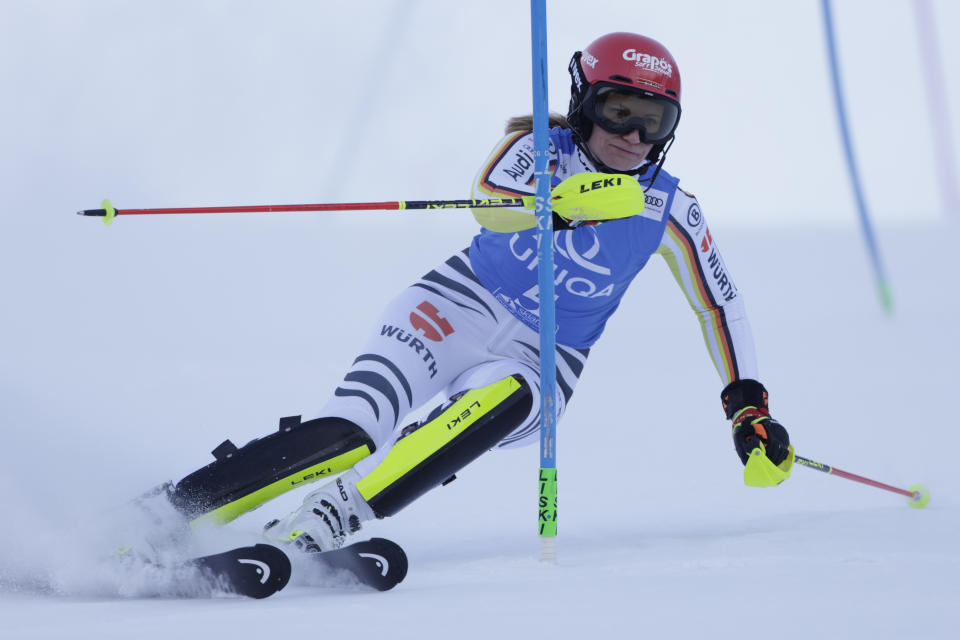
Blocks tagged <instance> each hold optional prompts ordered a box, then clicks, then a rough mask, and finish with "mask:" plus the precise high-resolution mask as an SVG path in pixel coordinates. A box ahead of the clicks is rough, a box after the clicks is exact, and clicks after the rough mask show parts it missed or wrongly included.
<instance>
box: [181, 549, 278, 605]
mask: <svg viewBox="0 0 960 640" xmlns="http://www.w3.org/2000/svg"><path fill="white" fill-rule="evenodd" d="M187 564H189V565H191V566H194V567H197V568H198V569H200V570H201V572H202V573H203V574H204V577H205V578H207V579H208V580H210V582H211V584H212V585H213V586H214V587H215V588H216V589H217V590H220V591H224V592H227V593H236V594H240V595H244V596H247V597H249V598H266V597H268V596H272V595H273V594H274V593H276V592H277V591H280V590H281V589H283V588H284V587H285V586H286V585H287V582H288V581H289V580H290V571H291V569H290V559H289V558H287V554H285V553H284V552H283V551H281V550H280V549H277V548H276V547H273V546H271V545H269V544H257V545H254V546H252V547H239V548H237V549H231V550H230V551H224V552H223V553H216V554H213V555H209V556H203V557H200V558H194V559H193V560H190V561H189V562H188V563H187Z"/></svg>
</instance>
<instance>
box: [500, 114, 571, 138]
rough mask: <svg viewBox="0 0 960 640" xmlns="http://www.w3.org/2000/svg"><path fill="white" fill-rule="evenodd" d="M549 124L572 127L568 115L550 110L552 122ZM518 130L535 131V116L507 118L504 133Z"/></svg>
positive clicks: (550, 125)
mask: <svg viewBox="0 0 960 640" xmlns="http://www.w3.org/2000/svg"><path fill="white" fill-rule="evenodd" d="M548 126H549V128H551V129H552V128H554V127H563V128H564V129H569V128H570V125H569V124H567V118H566V116H563V115H561V114H559V113H556V112H555V111H551V112H550V124H549V125H548ZM516 131H533V116H532V115H530V116H514V117H513V118H510V119H509V120H507V126H506V129H505V130H504V133H514V132H516Z"/></svg>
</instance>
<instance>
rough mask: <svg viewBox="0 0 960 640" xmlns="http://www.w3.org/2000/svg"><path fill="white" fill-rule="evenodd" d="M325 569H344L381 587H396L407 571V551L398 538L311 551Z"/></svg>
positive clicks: (376, 587)
mask: <svg viewBox="0 0 960 640" xmlns="http://www.w3.org/2000/svg"><path fill="white" fill-rule="evenodd" d="M309 555H310V557H311V558H312V559H313V561H314V562H315V563H316V564H319V565H320V566H322V567H323V568H324V570H344V571H348V572H349V573H351V574H353V575H354V576H356V578H357V580H359V581H360V583H361V584H363V585H366V586H368V587H373V588H374V589H376V590H377V591H387V590H389V589H392V588H394V587H395V586H397V585H398V584H400V582H401V581H402V580H403V579H404V578H405V577H406V575H407V554H406V553H404V551H403V549H402V548H401V547H400V545H398V544H397V543H396V542H393V541H392V540H387V539H386V538H370V539H369V540H363V541H361V542H354V543H353V544H349V545H347V546H345V547H341V548H340V549H334V550H333V551H324V552H321V553H313V554H309Z"/></svg>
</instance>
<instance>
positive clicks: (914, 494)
mask: <svg viewBox="0 0 960 640" xmlns="http://www.w3.org/2000/svg"><path fill="white" fill-rule="evenodd" d="M795 461H796V463H797V464H801V465H803V466H805V467H808V468H810V469H816V470H817V471H822V472H823V473H826V474H829V475H832V476H839V477H841V478H846V479H847V480H853V481H854V482H860V483H862V484H866V485H869V486H871V487H876V488H878V489H883V490H884V491H892V492H893V493H899V494H900V495H902V496H906V497H908V498H910V499H911V500H919V498H920V492H919V491H908V490H906V489H898V488H897V487H893V486H891V485H889V484H884V483H882V482H877V481H876V480H871V479H870V478H864V477H863V476H858V475H857V474H855V473H850V472H849V471H844V470H842V469H837V468H836V467H831V466H830V465H828V464H823V463H822V462H816V461H814V460H810V459H809V458H804V457H803V456H795Z"/></svg>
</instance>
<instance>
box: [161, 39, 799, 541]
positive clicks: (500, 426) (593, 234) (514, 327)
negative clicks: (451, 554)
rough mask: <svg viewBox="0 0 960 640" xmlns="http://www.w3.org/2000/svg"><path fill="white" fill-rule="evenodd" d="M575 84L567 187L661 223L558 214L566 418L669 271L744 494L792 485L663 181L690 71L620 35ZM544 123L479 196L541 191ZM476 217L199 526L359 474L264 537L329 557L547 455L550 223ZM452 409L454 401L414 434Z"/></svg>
mask: <svg viewBox="0 0 960 640" xmlns="http://www.w3.org/2000/svg"><path fill="white" fill-rule="evenodd" d="M569 71H570V76H571V80H572V82H571V88H570V90H571V98H570V106H569V110H568V112H567V116H566V118H565V119H564V118H562V117H559V116H555V117H553V118H552V122H551V125H552V129H551V130H550V171H551V173H552V184H553V185H554V186H556V185H557V184H558V183H559V182H560V181H562V180H563V179H564V178H567V177H569V176H571V175H574V174H578V173H582V172H593V171H599V172H605V173H618V174H626V175H628V176H631V177H632V178H633V179H636V180H638V181H639V182H640V184H641V185H642V186H643V188H644V191H645V200H646V207H645V208H643V210H642V211H639V212H636V214H635V215H631V216H629V217H626V218H621V219H617V220H609V221H603V222H599V223H594V222H591V221H587V222H583V221H579V220H578V221H576V222H571V221H567V220H563V219H561V218H559V217H558V216H556V214H555V215H554V222H555V231H554V247H555V260H556V272H555V273H556V327H555V328H552V329H554V330H555V331H556V340H557V348H556V356H557V357H556V362H557V386H558V390H557V398H556V407H557V414H558V416H561V415H562V414H563V412H564V409H565V408H566V406H567V403H568V402H569V401H570V398H571V396H572V395H573V390H574V388H575V387H576V384H577V380H578V378H579V377H580V374H581V372H582V371H583V367H584V364H585V363H586V361H587V357H588V355H589V353H590V347H591V346H592V345H593V344H594V343H595V342H596V341H597V339H599V338H600V335H601V334H602V333H603V328H604V324H605V323H606V321H607V319H608V318H609V317H610V315H611V314H613V312H614V311H615V310H616V308H617V306H618V304H619V302H620V299H621V297H622V296H623V294H624V293H625V292H626V290H627V287H628V285H629V284H630V282H631V281H632V280H633V278H634V277H635V276H636V275H637V273H638V272H639V271H640V270H641V269H642V268H643V267H644V265H646V263H647V260H648V259H649V258H650V256H651V255H653V254H654V253H658V254H660V255H661V256H663V258H664V259H665V260H666V261H667V263H668V265H669V267H670V269H671V271H672V272H673V276H674V278H675V279H676V281H677V283H678V284H679V285H680V287H681V289H683V291H684V293H685V294H686V296H687V299H688V300H689V302H690V305H691V307H693V310H694V312H695V313H696V314H697V316H698V318H699V320H700V323H701V326H702V329H703V335H704V337H705V339H706V343H707V349H708V351H709V353H710V357H711V358H712V360H713V362H714V365H715V366H716V369H717V371H718V372H719V374H720V378H721V381H722V385H723V391H722V392H721V399H722V403H723V408H724V411H725V413H726V416H727V418H728V419H729V420H731V421H732V424H733V440H734V446H735V448H736V452H737V454H738V455H739V456H740V459H741V461H742V462H743V463H744V464H745V465H746V466H747V473H746V474H745V479H746V481H747V483H748V484H753V485H758V486H772V485H775V484H778V483H779V482H781V481H782V480H784V479H785V478H787V477H788V476H789V473H790V468H791V466H792V464H793V448H792V447H791V446H790V443H789V438H788V435H787V432H786V430H785V429H784V428H783V426H781V425H780V424H779V423H778V422H777V421H776V420H774V419H773V418H771V417H770V413H769V410H768V406H767V391H766V389H764V387H763V385H762V384H760V383H759V382H758V381H757V380H756V379H757V364H756V361H755V354H754V345H753V338H752V336H751V332H750V326H749V324H748V321H747V316H746V312H745V309H744V304H743V299H742V296H741V295H740V294H739V292H738V291H737V289H736V287H735V286H734V284H733V281H732V279H731V278H730V276H729V274H728V273H727V270H726V267H725V266H724V262H723V259H722V258H721V257H720V253H719V251H718V249H717V246H716V244H715V243H714V241H713V239H712V237H711V235H710V231H709V230H708V228H707V223H706V221H705V220H704V217H703V214H702V212H701V210H700V205H699V203H698V202H697V200H696V199H695V198H694V197H693V196H692V195H690V194H688V193H687V192H685V191H683V190H681V189H680V188H679V186H678V180H677V179H676V178H674V177H673V176H672V175H670V174H669V173H668V172H667V171H665V170H663V163H664V160H665V158H666V153H667V150H668V148H669V146H670V145H671V144H672V142H673V139H674V133H675V131H676V128H677V123H678V122H679V120H680V72H679V69H678V68H677V63H676V61H675V60H674V59H673V56H671V55H670V53H669V52H668V51H667V49H666V48H664V47H663V45H661V44H660V43H658V42H657V41H655V40H652V39H650V38H647V37H644V36H640V35H636V34H632V33H611V34H608V35H605V36H603V37H601V38H599V39H597V40H595V41H594V42H592V43H590V44H589V45H588V46H587V47H586V48H585V49H584V50H583V51H582V52H576V53H575V54H574V55H573V58H572V60H571V61H570V67H569ZM531 124H532V119H531V118H529V117H527V118H515V119H513V120H511V121H510V122H509V123H508V126H507V135H506V137H505V138H504V139H503V140H501V141H500V142H499V143H498V144H497V145H496V147H495V148H494V151H493V153H492V154H491V156H490V157H489V159H488V160H487V161H486V163H485V164H484V165H483V167H482V168H481V170H480V172H479V174H478V176H477V178H476V181H475V184H474V188H473V191H474V197H478V198H489V197H495V198H499V197H518V196H524V195H529V194H532V193H533V192H534V181H533V136H532V133H531V131H530V130H531V129H532V126H531ZM475 216H476V218H477V220H478V222H479V223H480V224H481V225H482V227H483V228H482V229H481V231H480V233H479V234H477V235H476V236H475V237H474V238H473V241H472V242H471V244H470V246H469V247H468V248H467V249H464V250H463V251H460V252H459V253H456V254H454V255H453V256H452V257H451V258H450V259H449V260H447V261H446V262H445V263H444V264H442V265H440V266H438V267H437V268H436V269H434V270H432V271H430V272H429V273H427V274H426V275H425V276H423V277H422V278H421V279H420V280H418V281H417V282H415V283H414V284H413V285H412V286H411V287H409V288H408V289H406V290H405V291H404V292H402V293H401V294H400V295H399V296H398V297H397V298H396V299H395V300H393V301H392V302H391V303H390V304H389V305H388V307H387V309H386V311H385V312H384V313H383V316H382V317H381V319H380V321H379V322H378V323H377V325H376V329H375V331H374V332H373V334H372V335H371V336H370V337H369V339H368V341H367V343H366V344H365V345H364V347H363V349H362V350H361V351H360V353H359V355H358V356H357V358H356V360H355V361H354V363H353V365H352V367H351V368H350V370H349V371H348V372H347V374H346V376H345V377H344V379H343V382H342V383H341V384H340V385H339V386H338V387H337V388H336V389H335V390H334V392H333V396H332V397H331V398H330V400H329V402H328V403H327V404H326V405H325V406H324V407H323V409H322V410H321V411H320V412H319V413H318V414H317V415H316V416H314V417H313V418H312V419H310V420H308V421H302V420H301V419H300V417H299V416H298V417H295V418H284V419H282V420H281V421H280V430H279V431H278V432H276V433H273V434H271V435H269V436H267V437H264V438H261V439H258V440H254V441H253V442H251V443H249V444H247V445H246V446H244V447H242V448H239V449H238V448H237V447H236V446H234V445H233V444H232V443H230V442H229V441H227V442H224V443H223V444H222V445H220V446H219V447H218V448H217V449H216V450H215V451H214V452H213V453H214V456H215V457H216V461H215V462H213V463H212V464H210V465H208V466H207V467H205V468H203V469H200V470H199V471H196V472H194V473H192V474H190V475H189V476H187V477H186V478H184V479H183V480H181V481H180V482H179V483H177V484H176V485H175V486H172V487H169V488H168V497H169V499H170V500H171V501H172V503H173V504H174V506H176V507H177V509H178V510H179V511H180V512H181V513H182V514H184V515H185V516H187V518H188V519H190V520H193V521H214V522H226V521H229V520H231V519H233V518H235V517H237V516H238V515H240V514H241V513H244V512H246V511H249V510H250V509H252V508H255V507H256V506H259V505H260V504H262V503H263V502H265V501H267V500H269V499H271V498H273V497H275V496H276V495H279V494H280V493H283V492H285V491H288V490H290V489H292V488H295V487H297V486H299V485H301V484H303V483H306V482H310V481H313V480H319V479H324V478H325V477H327V476H335V475H336V474H338V473H341V472H346V473H343V475H341V476H340V477H339V478H337V479H335V480H327V482H326V483H325V484H323V486H321V487H320V488H319V489H317V490H316V491H313V492H312V493H310V494H309V495H307V496H306V498H305V500H304V503H303V506H302V507H301V508H299V509H298V510H296V511H295V512H293V513H291V514H290V515H289V516H287V517H286V518H284V519H283V520H275V521H273V522H271V523H270V524H268V526H267V529H266V535H267V537H268V538H269V539H271V540H272V541H282V542H286V543H290V544H292V545H294V546H295V547H298V548H301V549H303V550H305V551H323V550H330V549H334V548H338V547H340V546H341V545H342V544H343V543H344V540H345V539H346V538H347V536H348V535H349V534H351V533H354V532H356V531H357V530H359V528H360V525H361V522H363V521H365V520H369V519H371V518H378V517H385V516H389V515H393V514H394V513H396V512H397V511H399V510H400V509H402V508H403V507H404V506H406V505H408V504H410V503H411V502H412V501H414V500H415V499H416V498H418V497H419V496H421V495H423V494H424V493H425V492H427V491H428V490H430V489H431V488H433V487H436V486H438V485H440V484H443V483H444V482H445V481H447V480H448V479H449V478H451V477H452V476H453V474H454V473H456V472H457V471H459V470H460V469H461V468H462V467H464V466H465V465H466V464H468V463H469V462H471V461H473V460H474V459H476V458H477V457H478V456H480V455H481V454H483V453H484V452H485V451H487V450H489V449H491V448H504V447H516V446H521V445H525V444H528V443H531V442H535V441H537V436H538V427H539V420H540V410H539V407H540V398H539V394H540V389H539V380H540V372H539V367H540V358H539V351H538V348H537V345H538V343H539V341H538V331H539V315H538V309H539V297H538V292H537V268H536V262H537V257H536V255H537V253H536V245H537V239H536V229H535V217H534V215H533V213H532V212H530V211H526V210H523V209H509V208H503V209H477V210H475ZM438 394H442V397H446V398H449V400H448V401H446V402H444V403H443V404H442V405H441V406H438V407H436V408H435V409H434V410H433V411H432V412H430V413H429V415H428V416H427V417H426V418H425V419H423V420H421V421H419V422H416V423H414V424H411V425H407V426H404V425H402V424H401V420H402V419H403V418H404V417H405V416H406V415H407V414H409V413H411V412H413V411H416V410H418V409H420V408H421V407H423V405H425V404H426V403H428V402H429V401H430V400H431V399H432V398H434V397H435V396H437V395H438ZM748 462H749V464H748Z"/></svg>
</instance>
